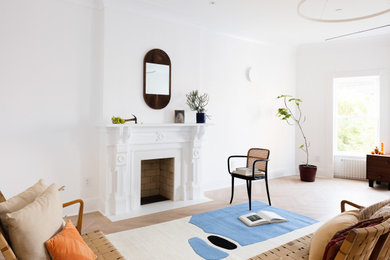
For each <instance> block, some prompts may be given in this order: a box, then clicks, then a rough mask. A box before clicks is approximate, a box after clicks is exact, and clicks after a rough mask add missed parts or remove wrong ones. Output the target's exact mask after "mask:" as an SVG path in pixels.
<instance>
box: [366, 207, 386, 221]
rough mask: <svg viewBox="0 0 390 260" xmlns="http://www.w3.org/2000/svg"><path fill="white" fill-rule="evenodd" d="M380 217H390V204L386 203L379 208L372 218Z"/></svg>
mask: <svg viewBox="0 0 390 260" xmlns="http://www.w3.org/2000/svg"><path fill="white" fill-rule="evenodd" d="M379 217H383V218H384V219H388V218H389V217H390V205H386V206H383V207H382V208H380V209H378V210H377V211H376V212H375V213H374V214H372V216H371V217H370V218H371V219H373V218H379Z"/></svg>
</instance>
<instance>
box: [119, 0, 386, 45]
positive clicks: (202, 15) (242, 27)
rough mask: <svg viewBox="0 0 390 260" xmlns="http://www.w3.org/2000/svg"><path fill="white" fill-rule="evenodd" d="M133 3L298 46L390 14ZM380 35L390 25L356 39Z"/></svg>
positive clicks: (284, 1) (311, 6) (362, 4)
mask: <svg viewBox="0 0 390 260" xmlns="http://www.w3.org/2000/svg"><path fill="white" fill-rule="evenodd" d="M119 1H121V0H119ZM123 1H126V0H123ZM126 2H127V1H126ZM130 2H132V5H133V7H134V6H137V7H138V8H139V7H142V8H143V10H144V11H147V12H150V13H151V14H154V15H162V14H165V16H166V17H169V19H175V20H177V21H180V22H184V23H190V24H194V25H196V26H200V27H203V28H207V29H210V30H213V31H218V32H221V33H225V34H229V35H234V36H236V37H242V38H247V39H251V40H256V41H261V42H281V43H288V44H294V45H299V44H305V43H312V42H323V41H325V39H328V38H332V37H336V36H340V35H344V34H349V33H353V32H357V31H362V30H367V29H370V28H374V27H380V26H384V25H388V24H390V12H387V13H385V14H383V15H380V16H377V17H373V18H369V19H365V20H360V21H353V22H343V23H322V22H315V21H310V20H306V19H304V18H302V17H301V16H299V15H298V13H297V5H298V3H299V2H300V1H299V0H130ZM128 3H129V2H127V4H128ZM212 3H214V4H212ZM338 9H341V10H338ZM385 9H390V0H306V1H305V3H304V4H303V5H302V9H301V10H302V12H303V13H304V14H305V15H308V16H311V17H313V16H314V17H316V18H324V19H344V18H353V17H355V16H362V15H369V14H372V13H375V12H378V11H381V10H385ZM167 14H168V15H167ZM377 34H390V26H387V27H385V28H382V29H377V30H374V31H371V32H366V33H361V34H358V35H356V36H353V37H367V36H372V35H377ZM348 37H351V36H348Z"/></svg>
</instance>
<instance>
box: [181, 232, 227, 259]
mask: <svg viewBox="0 0 390 260" xmlns="http://www.w3.org/2000/svg"><path fill="white" fill-rule="evenodd" d="M188 243H190V245H191V247H192V249H194V251H195V252H196V253H197V254H198V255H200V256H201V257H203V258H204V259H207V260H218V259H223V258H225V257H227V256H229V254H228V253H225V252H223V251H221V250H219V249H217V248H215V247H212V246H209V245H208V244H207V243H206V242H205V241H203V240H202V239H200V238H199V237H193V238H190V239H188Z"/></svg>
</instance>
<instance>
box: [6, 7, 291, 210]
mask: <svg viewBox="0 0 390 260" xmlns="http://www.w3.org/2000/svg"><path fill="white" fill-rule="evenodd" d="M77 2H78V1H62V0H35V1H28V0H13V1H6V0H0V35H1V40H0V73H1V75H0V118H1V127H0V179H1V180H2V182H1V184H0V190H1V191H2V192H3V193H4V195H5V196H7V197H10V196H13V195H15V194H16V193H18V192H20V191H21V190H23V189H24V188H26V187H28V186H30V185H31V184H33V183H34V182H36V181H37V180H38V179H39V178H44V179H45V180H46V182H47V183H48V184H50V183H52V182H56V183H57V184H58V185H65V186H66V191H65V192H62V193H61V194H62V199H63V201H67V200H71V199H75V198H79V197H81V198H83V199H84V200H86V206H87V210H95V209H96V205H97V197H98V171H99V161H98V158H99V157H98V154H97V153H98V152H97V151H98V148H97V145H98V141H97V137H96V133H97V127H96V126H97V125H98V124H99V123H101V122H104V123H109V122H110V118H111V117H112V116H113V115H117V116H121V117H128V116H130V114H131V113H134V114H136V115H137V116H138V118H139V121H140V122H144V123H171V122H173V114H174V110H175V109H185V110H186V122H194V121H195V113H194V112H191V111H189V110H188V108H187V105H186V104H185V94H186V93H187V92H189V91H190V90H193V89H200V90H201V91H202V92H207V93H209V94H210V104H209V107H208V112H209V114H211V115H212V120H210V122H211V123H212V124H213V125H212V126H211V127H210V128H209V129H208V133H207V134H206V136H205V143H204V151H203V156H204V161H203V176H202V179H203V181H202V183H203V187H204V189H212V188H216V187H222V186H229V185H230V178H229V176H228V174H227V169H226V159H227V157H228V156H229V155H231V154H244V153H246V151H247V150H248V148H250V147H267V148H269V149H270V150H271V157H270V158H271V163H270V172H271V176H274V177H275V176H281V175H289V174H293V173H294V162H295V157H294V156H295V155H294V152H295V149H294V147H295V140H294V129H293V128H292V127H289V126H287V125H285V124H283V122H280V121H279V120H278V119H277V118H276V116H275V114H276V109H277V107H278V106H279V104H278V101H277V100H276V96H277V95H279V94H281V93H294V91H295V52H294V50H293V49H290V48H289V47H285V46H275V45H266V44H262V43H255V42H250V41H245V40H240V39H235V38H232V37H229V36H224V35H221V34H218V33H216V32H210V31H207V30H206V29H205V28H199V27H197V26H194V25H191V24H183V23H182V22H181V21H175V20H174V19H172V17H171V16H170V15H169V14H168V13H164V11H161V12H160V11H158V10H155V9H153V14H151V13H148V11H147V10H149V8H145V9H144V10H140V9H137V10H132V9H131V8H130V10H127V9H126V8H114V7H112V8H111V7H110V6H107V7H106V9H105V10H104V14H103V11H102V10H98V9H93V8H89V7H88V6H84V5H79V4H77ZM81 2H83V1H81ZM86 2H87V1H86ZM113 2H115V1H113ZM152 48H161V49H163V50H165V51H166V52H167V53H168V55H169V56H170V58H171V61H172V98H171V102H170V103H169V105H168V106H167V107H166V108H164V109H163V110H153V109H150V108H149V107H148V106H147V105H146V104H145V102H144V100H143V96H142V73H143V72H142V62H143V57H144V55H145V53H146V52H147V51H148V50H150V49H152ZM249 66H253V67H255V68H257V71H259V75H258V76H259V78H260V79H259V81H258V82H255V83H250V82H248V81H247V80H246V75H245V73H246V69H247V68H248V67H249ZM237 166H238V165H237ZM87 182H88V184H87ZM271 192H272V187H271ZM227 199H228V198H227Z"/></svg>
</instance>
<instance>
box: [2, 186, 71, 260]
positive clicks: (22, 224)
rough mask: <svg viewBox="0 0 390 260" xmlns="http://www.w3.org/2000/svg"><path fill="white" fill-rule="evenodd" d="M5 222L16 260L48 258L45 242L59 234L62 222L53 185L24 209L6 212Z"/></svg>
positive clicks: (56, 193)
mask: <svg viewBox="0 0 390 260" xmlns="http://www.w3.org/2000/svg"><path fill="white" fill-rule="evenodd" d="M6 221H7V223H8V227H9V236H10V239H11V243H12V248H13V249H14V252H15V254H16V256H17V257H18V259H21V260H24V259H37V260H39V259H50V258H49V255H48V253H47V251H46V248H45V245H44V243H45V241H47V240H49V239H50V238H51V237H52V236H54V235H55V234H56V233H57V232H58V231H60V229H61V228H62V223H63V222H62V204H61V202H60V199H59V196H58V191H57V187H56V185H55V184H52V185H50V186H49V187H48V188H47V189H46V190H45V191H44V192H43V193H42V194H41V195H40V196H38V197H37V198H36V199H35V201H34V202H32V203H30V204H28V205H27V206H26V207H24V208H22V209H20V210H18V211H15V212H12V213H8V214H7V218H6Z"/></svg>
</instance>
